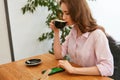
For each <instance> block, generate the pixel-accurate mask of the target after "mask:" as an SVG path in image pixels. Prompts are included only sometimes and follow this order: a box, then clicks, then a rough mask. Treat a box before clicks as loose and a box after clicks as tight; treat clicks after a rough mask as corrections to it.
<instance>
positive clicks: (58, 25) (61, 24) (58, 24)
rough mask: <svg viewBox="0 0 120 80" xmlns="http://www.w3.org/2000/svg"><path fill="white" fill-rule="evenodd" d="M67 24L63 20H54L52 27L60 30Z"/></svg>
mask: <svg viewBox="0 0 120 80" xmlns="http://www.w3.org/2000/svg"><path fill="white" fill-rule="evenodd" d="M66 24H67V22H66V21H63V20H59V19H56V20H54V25H55V27H56V28H59V29H62V28H64V27H65V26H66Z"/></svg>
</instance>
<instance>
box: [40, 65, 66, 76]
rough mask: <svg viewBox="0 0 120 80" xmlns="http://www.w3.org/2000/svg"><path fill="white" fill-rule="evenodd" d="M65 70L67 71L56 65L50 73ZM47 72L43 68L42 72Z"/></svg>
mask: <svg viewBox="0 0 120 80" xmlns="http://www.w3.org/2000/svg"><path fill="white" fill-rule="evenodd" d="M63 71H65V69H63V68H60V67H54V68H52V69H51V72H50V73H49V74H48V75H52V74H55V73H58V72H63ZM45 72H46V70H43V71H42V74H44V73H45Z"/></svg>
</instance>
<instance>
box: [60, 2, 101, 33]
mask: <svg viewBox="0 0 120 80" xmlns="http://www.w3.org/2000/svg"><path fill="white" fill-rule="evenodd" d="M62 3H65V4H66V6H67V8H68V11H69V14H70V16H71V19H72V20H73V22H75V24H76V25H78V27H79V29H80V31H81V32H82V33H85V32H91V31H94V30H95V29H97V28H99V27H98V25H97V23H96V20H95V19H94V18H93V17H92V14H91V11H90V8H89V6H88V4H87V2H86V0H60V5H61V4H62ZM100 29H101V28H100Z"/></svg>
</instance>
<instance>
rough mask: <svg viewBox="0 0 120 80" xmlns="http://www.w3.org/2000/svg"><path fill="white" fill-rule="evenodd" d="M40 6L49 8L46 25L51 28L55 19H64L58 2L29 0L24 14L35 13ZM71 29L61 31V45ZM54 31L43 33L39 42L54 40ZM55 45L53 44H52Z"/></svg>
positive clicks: (23, 9) (52, 0)
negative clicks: (51, 22) (50, 25)
mask: <svg viewBox="0 0 120 80" xmlns="http://www.w3.org/2000/svg"><path fill="white" fill-rule="evenodd" d="M38 6H44V7H47V8H48V12H49V14H48V16H47V19H46V24H47V25H48V26H49V23H50V21H51V20H53V19H56V18H57V19H62V12H61V10H60V7H59V4H58V2H57V0H28V1H27V3H26V5H25V6H24V7H22V8H21V9H22V12H23V14H25V13H26V12H28V11H29V12H31V13H33V12H34V11H35V10H36V8H37V7H38ZM69 32H70V28H68V27H67V28H64V29H61V37H60V39H61V43H63V42H64V41H65V37H66V36H67V35H68V34H69ZM53 36H54V35H53V31H51V32H46V33H43V34H42V35H41V36H40V37H39V38H38V39H39V41H43V40H46V39H52V38H53ZM52 45H53V44H52ZM49 52H50V53H53V52H54V51H53V47H52V49H51V50H49Z"/></svg>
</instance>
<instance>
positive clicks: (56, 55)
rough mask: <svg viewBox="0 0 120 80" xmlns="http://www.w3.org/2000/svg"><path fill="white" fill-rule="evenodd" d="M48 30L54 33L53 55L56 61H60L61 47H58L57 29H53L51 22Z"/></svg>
mask: <svg viewBox="0 0 120 80" xmlns="http://www.w3.org/2000/svg"><path fill="white" fill-rule="evenodd" d="M50 28H51V29H52V30H53V31H54V45H53V49H54V55H55V57H56V59H61V58H62V54H61V45H60V38H59V29H57V28H56V27H55V25H54V24H53V21H51V23H50Z"/></svg>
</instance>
